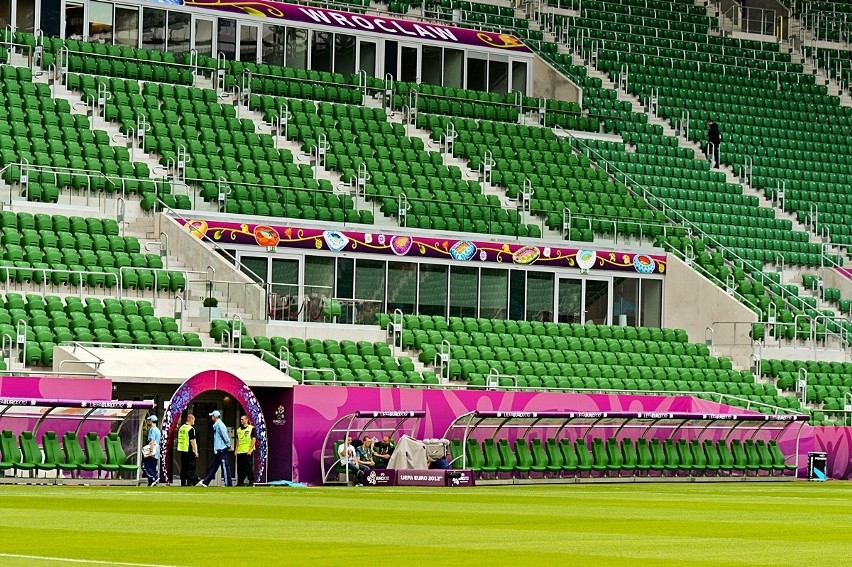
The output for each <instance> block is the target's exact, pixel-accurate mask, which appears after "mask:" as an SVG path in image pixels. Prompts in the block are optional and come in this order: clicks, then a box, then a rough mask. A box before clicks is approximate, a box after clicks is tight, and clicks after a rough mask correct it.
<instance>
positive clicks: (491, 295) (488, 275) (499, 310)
mask: <svg viewBox="0 0 852 567" xmlns="http://www.w3.org/2000/svg"><path fill="white" fill-rule="evenodd" d="M480 274H481V275H480V278H481V282H480V286H479V290H480V291H479V316H480V317H483V318H485V319H505V318H506V316H507V315H508V313H507V312H506V306H507V305H508V301H509V272H508V270H494V269H490V268H482V269H481V270H480Z"/></svg>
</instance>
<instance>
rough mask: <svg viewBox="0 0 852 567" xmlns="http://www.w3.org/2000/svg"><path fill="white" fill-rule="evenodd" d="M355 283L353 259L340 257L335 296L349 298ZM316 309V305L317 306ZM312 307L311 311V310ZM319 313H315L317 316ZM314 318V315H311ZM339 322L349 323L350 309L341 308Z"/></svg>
mask: <svg viewBox="0 0 852 567" xmlns="http://www.w3.org/2000/svg"><path fill="white" fill-rule="evenodd" d="M354 284H355V260H353V259H352V258H340V259H338V260H337V294H336V297H342V298H351V297H352V292H353V290H354ZM317 309H318V306H317ZM313 310H314V308H313V307H312V309H311V311H312V312H313ZM318 316H319V315H317V317H318ZM311 318H312V319H313V318H314V315H313V314H312V315H311ZM338 321H340V322H341V323H351V322H352V321H353V319H352V309H351V308H349V307H347V308H345V309H341V315H340V318H339V319H338Z"/></svg>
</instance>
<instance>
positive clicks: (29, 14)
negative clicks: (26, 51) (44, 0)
mask: <svg viewBox="0 0 852 567" xmlns="http://www.w3.org/2000/svg"><path fill="white" fill-rule="evenodd" d="M17 6H18V8H17V10H16V11H15V17H16V27H17V31H22V32H29V33H33V32H34V31H35V9H36V3H35V0H18V2H17ZM109 26H110V38H109V41H112V10H110V17H109Z"/></svg>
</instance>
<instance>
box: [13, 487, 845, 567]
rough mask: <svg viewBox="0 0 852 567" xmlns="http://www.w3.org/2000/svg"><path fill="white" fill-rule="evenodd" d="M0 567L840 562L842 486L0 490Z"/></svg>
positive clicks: (821, 565) (823, 564)
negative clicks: (67, 566)
mask: <svg viewBox="0 0 852 567" xmlns="http://www.w3.org/2000/svg"><path fill="white" fill-rule="evenodd" d="M0 565H2V566H3V567H17V566H26V567H31V566H33V565H59V566H61V565H125V566H127V565H155V566H161V565H180V566H189V565H203V566H212V565H217V566H225V565H235V566H241V567H242V566H254V565H264V566H265V565H270V566H272V565H281V566H290V565H311V566H313V565H317V566H324V565H329V566H341V565H342V566H347V567H349V566H354V565H371V566H372V565H379V566H399V565H429V566H444V565H488V566H494V565H513V566H514V565H531V566H534V567H548V566H551V565H560V566H561V565H584V566H585V565H606V566H613V565H689V566H703V565H726V566H730V565H755V566H757V565H766V566H770V565H771V566H779V565H808V566H811V565H813V566H819V567H830V566H848V565H852V483H847V482H828V483H807V482H795V483H784V484H758V483H754V482H752V483H749V482H745V483H719V484H638V485H633V484H608V485H589V484H586V485H549V486H514V487H510V486H494V487H477V488H468V489H453V488H447V489H425V488H413V487H412V488H360V487H359V488H351V487H339V488H284V487H281V488H259V487H258V488H232V489H227V488H215V487H211V488H207V489H204V488H194V487H193V488H179V487H162V488H160V487H158V488H153V489H148V488H126V487H125V488H122V487H111V488H106V487H72V486H0Z"/></svg>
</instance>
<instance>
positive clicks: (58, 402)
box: [0, 398, 156, 410]
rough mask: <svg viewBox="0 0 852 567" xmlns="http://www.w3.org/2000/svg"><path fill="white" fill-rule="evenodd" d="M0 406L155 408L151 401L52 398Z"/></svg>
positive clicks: (7, 401)
mask: <svg viewBox="0 0 852 567" xmlns="http://www.w3.org/2000/svg"><path fill="white" fill-rule="evenodd" d="M0 406H27V407H43V408H94V409H144V410H152V409H154V408H155V407H156V406H155V405H154V402H152V401H130V400H128V401H122V400H63V399H52V398H0Z"/></svg>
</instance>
